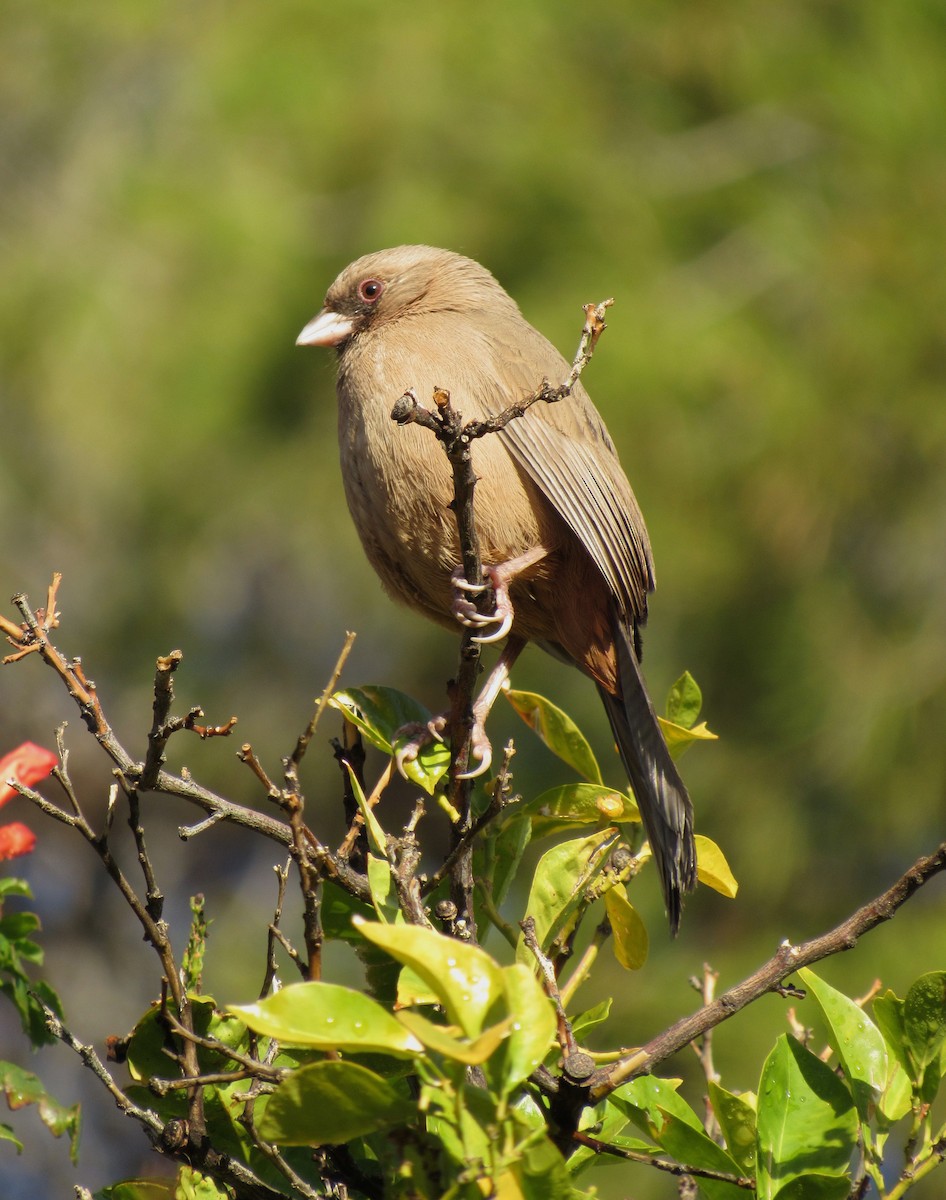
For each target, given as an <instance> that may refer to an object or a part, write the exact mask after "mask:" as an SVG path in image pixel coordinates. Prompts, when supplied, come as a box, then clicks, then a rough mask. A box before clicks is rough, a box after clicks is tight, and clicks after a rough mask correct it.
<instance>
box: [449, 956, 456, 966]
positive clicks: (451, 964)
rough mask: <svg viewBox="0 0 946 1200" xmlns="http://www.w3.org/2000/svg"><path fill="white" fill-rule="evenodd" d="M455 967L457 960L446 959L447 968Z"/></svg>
mask: <svg viewBox="0 0 946 1200" xmlns="http://www.w3.org/2000/svg"><path fill="white" fill-rule="evenodd" d="M456 965H457V960H456V959H455V958H448V959H447V966H448V967H455V966H456Z"/></svg>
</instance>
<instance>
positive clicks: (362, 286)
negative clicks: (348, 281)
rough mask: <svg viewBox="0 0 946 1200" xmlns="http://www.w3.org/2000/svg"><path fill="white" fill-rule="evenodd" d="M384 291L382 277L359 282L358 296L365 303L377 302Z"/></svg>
mask: <svg viewBox="0 0 946 1200" xmlns="http://www.w3.org/2000/svg"><path fill="white" fill-rule="evenodd" d="M383 291H384V284H383V283H382V282H381V280H380V279H363V280H362V281H361V283H359V284H358V297H359V299H361V300H363V301H364V302H365V304H376V303H377V302H378V299H379V297H380V296H381V293H382V292H383Z"/></svg>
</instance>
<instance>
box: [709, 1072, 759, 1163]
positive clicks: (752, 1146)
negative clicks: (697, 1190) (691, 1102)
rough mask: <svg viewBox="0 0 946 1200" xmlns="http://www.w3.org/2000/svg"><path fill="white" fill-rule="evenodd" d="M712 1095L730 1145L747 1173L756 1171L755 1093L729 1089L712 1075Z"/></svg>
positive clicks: (731, 1151)
mask: <svg viewBox="0 0 946 1200" xmlns="http://www.w3.org/2000/svg"><path fill="white" fill-rule="evenodd" d="M708 1086H709V1099H710V1104H712V1106H713V1112H714V1113H715V1114H716V1119H717V1121H719V1127H720V1129H721V1130H722V1133H723V1137H724V1138H725V1139H726V1148H727V1149H728V1151H729V1153H730V1154H731V1155H732V1156H733V1158H734V1159H735V1160H736V1162H737V1163H738V1164H739V1168H740V1170H741V1171H742V1173H743V1174H744V1175H749V1176H754V1175H755V1157H756V1118H755V1096H753V1095H752V1093H751V1092H745V1093H743V1094H742V1095H741V1096H737V1095H735V1094H734V1093H733V1092H727V1091H726V1089H725V1088H722V1087H720V1086H719V1084H718V1083H715V1082H714V1081H713V1080H712V1079H711V1080H710V1081H709V1085H708Z"/></svg>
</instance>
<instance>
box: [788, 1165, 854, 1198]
mask: <svg viewBox="0 0 946 1200" xmlns="http://www.w3.org/2000/svg"><path fill="white" fill-rule="evenodd" d="M850 1191H851V1181H850V1180H849V1179H848V1178H847V1177H846V1176H844V1175H819V1174H816V1173H815V1172H813V1171H807V1172H806V1173H805V1174H804V1175H798V1176H796V1178H794V1179H793V1180H791V1181H790V1182H789V1183H786V1185H785V1186H784V1187H783V1188H780V1189H779V1190H778V1191H777V1192H776V1194H775V1198H774V1200H846V1198H847V1196H849V1195H850Z"/></svg>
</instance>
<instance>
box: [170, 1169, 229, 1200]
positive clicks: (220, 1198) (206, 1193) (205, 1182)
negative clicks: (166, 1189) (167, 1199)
mask: <svg viewBox="0 0 946 1200" xmlns="http://www.w3.org/2000/svg"><path fill="white" fill-rule="evenodd" d="M233 1194H234V1193H233V1189H232V1188H230V1187H227V1185H226V1184H225V1183H217V1182H215V1181H214V1180H213V1179H211V1178H210V1176H209V1175H204V1174H203V1173H202V1172H200V1171H197V1170H195V1169H194V1168H193V1167H181V1169H180V1170H179V1171H178V1173H177V1186H176V1187H175V1189H174V1200H232V1197H233Z"/></svg>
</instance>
